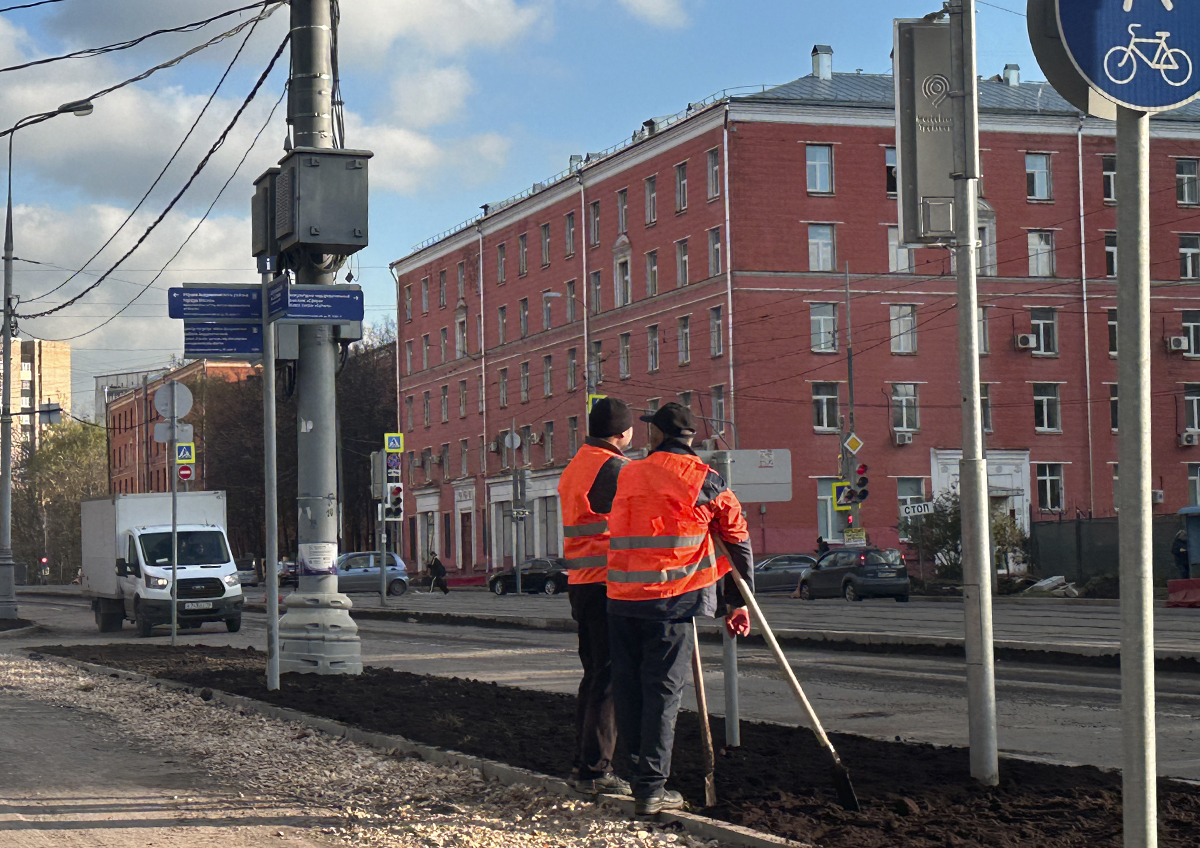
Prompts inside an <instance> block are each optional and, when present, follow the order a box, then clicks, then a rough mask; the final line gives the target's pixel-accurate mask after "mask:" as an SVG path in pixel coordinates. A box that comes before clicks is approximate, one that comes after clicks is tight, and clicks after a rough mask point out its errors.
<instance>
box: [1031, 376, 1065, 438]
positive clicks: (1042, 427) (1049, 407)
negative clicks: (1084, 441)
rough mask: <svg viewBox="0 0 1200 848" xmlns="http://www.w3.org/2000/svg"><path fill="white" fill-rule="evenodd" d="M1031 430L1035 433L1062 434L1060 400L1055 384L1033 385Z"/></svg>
mask: <svg viewBox="0 0 1200 848" xmlns="http://www.w3.org/2000/svg"><path fill="white" fill-rule="evenodd" d="M1033 429H1034V432H1036V433H1061V432H1062V399H1061V398H1060V397H1059V389H1058V384H1057V383H1034V384H1033Z"/></svg>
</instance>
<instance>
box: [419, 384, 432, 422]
mask: <svg viewBox="0 0 1200 848" xmlns="http://www.w3.org/2000/svg"><path fill="white" fill-rule="evenodd" d="M421 406H422V411H423V413H424V414H423V416H422V418H423V419H424V421H425V426H426V427H428V426H429V425H430V424H431V423H432V421H431V420H430V415H429V392H423V393H422V396H421Z"/></svg>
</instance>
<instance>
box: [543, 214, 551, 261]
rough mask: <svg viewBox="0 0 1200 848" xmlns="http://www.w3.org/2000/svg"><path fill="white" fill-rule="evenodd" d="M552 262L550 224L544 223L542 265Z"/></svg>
mask: <svg viewBox="0 0 1200 848" xmlns="http://www.w3.org/2000/svg"><path fill="white" fill-rule="evenodd" d="M549 264H550V224H549V223H545V224H542V267H543V268H545V267H547V266H548V265H549Z"/></svg>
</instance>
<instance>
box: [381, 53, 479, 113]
mask: <svg viewBox="0 0 1200 848" xmlns="http://www.w3.org/2000/svg"><path fill="white" fill-rule="evenodd" d="M474 90H475V83H474V82H473V81H472V79H471V75H470V74H469V73H467V70H466V69H465V68H462V67H457V66H451V67H445V68H428V69H425V70H419V71H413V72H410V73H404V74H401V75H400V76H398V77H396V79H395V80H393V81H392V99H393V101H394V103H395V109H396V113H395V118H396V119H397V120H398V121H400V122H401V123H402V124H405V125H407V126H413V127H430V126H436V125H437V124H444V123H447V122H449V121H452V120H454V119H455V118H457V117H458V116H459V115H461V114H462V112H463V110H464V108H465V107H466V102H467V98H468V97H469V96H470V95H471V94H472V93H473V92H474Z"/></svg>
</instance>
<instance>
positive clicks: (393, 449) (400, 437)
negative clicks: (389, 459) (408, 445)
mask: <svg viewBox="0 0 1200 848" xmlns="http://www.w3.org/2000/svg"><path fill="white" fill-rule="evenodd" d="M383 449H384V451H386V452H387V453H404V434H403V433H384V435H383Z"/></svg>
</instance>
